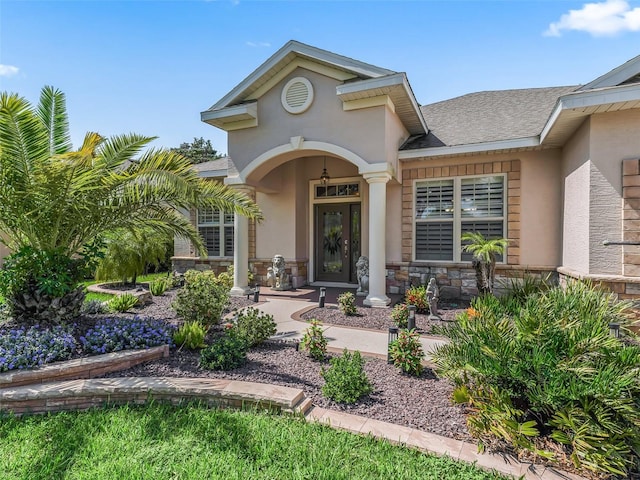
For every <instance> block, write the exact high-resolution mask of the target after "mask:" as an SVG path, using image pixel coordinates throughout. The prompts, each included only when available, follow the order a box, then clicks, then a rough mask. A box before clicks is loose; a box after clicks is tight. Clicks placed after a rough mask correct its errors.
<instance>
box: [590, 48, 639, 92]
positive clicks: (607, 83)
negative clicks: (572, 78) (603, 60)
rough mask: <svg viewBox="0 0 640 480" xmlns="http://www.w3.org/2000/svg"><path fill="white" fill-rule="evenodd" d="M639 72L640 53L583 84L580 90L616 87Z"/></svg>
mask: <svg viewBox="0 0 640 480" xmlns="http://www.w3.org/2000/svg"><path fill="white" fill-rule="evenodd" d="M638 73H640V55H638V56H637V57H634V58H632V59H631V60H629V61H627V62H625V63H623V64H622V65H620V66H618V67H616V68H614V69H613V70H611V71H609V72H607V73H605V74H604V75H601V76H599V77H598V78H596V79H595V80H593V81H591V82H589V83H587V84H586V85H583V86H582V87H580V88H579V90H580V91H585V90H592V89H594V88H602V87H615V86H617V85H620V84H621V83H622V82H625V81H626V80H628V79H629V78H631V77H633V76H635V75H637V74H638Z"/></svg>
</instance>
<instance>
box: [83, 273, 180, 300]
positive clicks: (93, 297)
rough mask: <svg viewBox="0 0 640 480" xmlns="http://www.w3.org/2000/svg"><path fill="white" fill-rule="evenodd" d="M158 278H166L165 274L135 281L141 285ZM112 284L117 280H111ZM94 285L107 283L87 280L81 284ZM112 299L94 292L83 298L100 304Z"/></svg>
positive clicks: (139, 278) (151, 274) (110, 296)
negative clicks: (98, 301) (97, 301)
mask: <svg viewBox="0 0 640 480" xmlns="http://www.w3.org/2000/svg"><path fill="white" fill-rule="evenodd" d="M159 278H167V272H162V273H150V274H149V275H141V276H139V277H138V279H137V280H136V281H137V282H138V283H142V282H153V281H154V280H158V279H159ZM111 281H112V282H118V281H119V280H111ZM96 283H108V282H103V281H98V280H87V281H85V282H82V284H83V285H84V286H85V287H88V286H89V285H94V284H96ZM112 298H113V295H109V294H108V293H94V292H87V296H86V298H85V300H87V301H88V300H100V301H101V302H108V301H109V300H111V299H112Z"/></svg>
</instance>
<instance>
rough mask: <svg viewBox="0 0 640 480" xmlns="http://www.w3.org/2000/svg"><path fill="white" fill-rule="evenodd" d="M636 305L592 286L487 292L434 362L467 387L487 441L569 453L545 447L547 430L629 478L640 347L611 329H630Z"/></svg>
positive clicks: (636, 431) (477, 429)
mask: <svg viewBox="0 0 640 480" xmlns="http://www.w3.org/2000/svg"><path fill="white" fill-rule="evenodd" d="M533 291H534V292H535V289H533ZM518 305H519V306H518ZM516 307H517V308H516ZM628 307H629V304H627V303H625V302H617V301H616V299H615V296H614V295H613V294H610V293H605V292H602V291H600V290H597V289H595V288H594V287H593V286H592V285H590V284H587V283H582V282H568V283H567V285H566V286H565V288H561V287H553V288H549V289H545V288H544V287H543V288H541V289H538V292H537V293H530V294H529V295H528V296H526V297H525V298H520V296H519V295H516V296H507V297H506V298H505V299H504V300H501V299H496V298H494V297H492V296H485V297H483V298H481V299H478V300H476V301H475V302H474V304H473V309H474V311H473V315H470V314H463V315H461V316H459V317H458V319H457V322H455V323H453V324H451V325H450V326H449V327H448V328H447V336H448V337H449V339H450V342H449V343H448V344H446V345H443V346H441V347H439V348H438V349H437V350H436V352H434V354H433V360H434V362H435V363H436V365H437V371H438V373H439V374H440V375H442V376H446V377H448V378H450V379H452V380H453V381H454V382H455V384H456V385H457V386H458V388H459V389H458V391H459V392H460V391H461V390H460V389H462V388H463V387H464V389H466V396H467V397H468V401H469V403H470V405H472V406H473V410H472V412H473V413H472V415H471V416H470V418H469V427H470V431H471V432H472V433H473V434H474V435H476V436H478V437H480V439H481V440H482V439H486V438H488V437H499V438H502V439H504V440H506V441H508V442H510V443H511V444H512V445H514V446H515V447H516V448H517V449H529V450H532V451H534V452H535V453H537V454H539V455H543V456H547V457H551V458H553V457H554V456H555V455H556V453H555V452H557V451H561V450H560V449H559V448H554V449H551V450H552V451H549V452H547V451H540V450H537V449H536V446H535V445H536V444H540V443H536V442H535V438H536V437H538V436H539V435H541V434H544V435H545V436H546V437H547V440H549V439H553V440H555V441H557V442H559V443H561V444H563V445H564V447H565V448H566V454H567V455H568V457H569V459H570V460H571V461H572V462H573V463H574V464H575V465H576V467H578V468H586V469H590V470H593V471H597V472H607V473H613V474H618V475H624V474H626V473H627V472H628V471H629V470H630V469H632V468H637V466H638V465H639V464H640V458H639V457H638V452H640V408H639V406H640V380H639V377H638V371H639V370H640V347H639V346H638V343H637V342H636V341H629V342H623V341H620V339H617V338H614V337H612V336H610V334H609V323H611V322H618V323H620V324H621V325H623V328H624V325H625V324H626V323H627V320H626V317H625V311H626V309H627V308H628Z"/></svg>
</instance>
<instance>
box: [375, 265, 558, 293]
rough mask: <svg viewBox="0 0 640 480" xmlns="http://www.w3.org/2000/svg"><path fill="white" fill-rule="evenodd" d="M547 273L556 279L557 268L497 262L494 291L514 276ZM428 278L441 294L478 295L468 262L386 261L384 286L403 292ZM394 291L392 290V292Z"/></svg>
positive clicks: (473, 271)
mask: <svg viewBox="0 0 640 480" xmlns="http://www.w3.org/2000/svg"><path fill="white" fill-rule="evenodd" d="M527 276H530V277H535V278H543V277H546V276H549V277H550V280H551V281H552V282H556V281H557V278H558V277H557V272H556V270H555V268H552V267H528V266H527V267H524V266H520V265H504V264H499V265H497V266H496V283H495V289H496V293H498V294H499V293H500V292H501V291H502V290H503V288H502V286H503V285H509V284H510V282H511V281H512V280H514V279H518V278H524V277H527ZM430 278H435V279H436V281H437V283H438V288H439V289H440V296H441V297H442V298H462V299H469V298H471V297H474V296H476V295H478V288H477V282H476V272H475V270H474V269H473V268H472V267H471V264H470V263H452V264H447V265H443V264H438V265H437V266H426V265H424V264H423V263H420V264H417V263H397V264H389V265H387V290H388V291H391V289H392V288H393V289H394V290H395V289H397V290H398V292H399V293H404V292H405V291H406V289H407V288H408V287H410V286H415V285H426V284H427V283H428V282H429V279H430ZM392 293H393V292H392Z"/></svg>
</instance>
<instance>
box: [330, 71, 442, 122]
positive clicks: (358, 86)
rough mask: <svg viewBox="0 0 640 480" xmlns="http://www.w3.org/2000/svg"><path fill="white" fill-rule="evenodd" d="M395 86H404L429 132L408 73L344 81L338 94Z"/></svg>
mask: <svg viewBox="0 0 640 480" xmlns="http://www.w3.org/2000/svg"><path fill="white" fill-rule="evenodd" d="M393 86H401V87H402V88H404V90H405V92H406V94H407V97H408V98H409V101H410V102H411V106H412V107H413V109H414V111H415V112H416V114H417V115H418V119H419V120H420V124H421V125H422V128H423V129H424V133H429V127H428V126H427V122H426V120H425V118H424V115H423V113H422V109H421V108H420V104H419V103H418V101H417V100H416V97H415V95H414V94H413V89H412V88H411V85H410V84H409V80H408V79H407V74H406V73H404V72H399V73H395V74H392V75H387V76H385V77H381V78H371V79H368V80H361V81H359V82H351V83H343V84H342V85H338V86H337V87H336V94H337V95H338V96H341V95H347V94H350V93H357V92H362V91H366V90H374V89H376V88H385V87H393Z"/></svg>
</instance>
